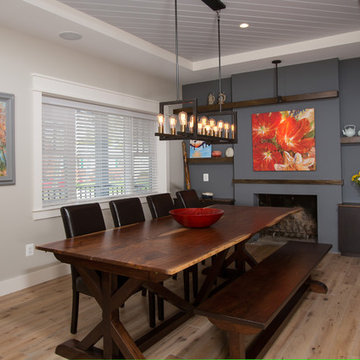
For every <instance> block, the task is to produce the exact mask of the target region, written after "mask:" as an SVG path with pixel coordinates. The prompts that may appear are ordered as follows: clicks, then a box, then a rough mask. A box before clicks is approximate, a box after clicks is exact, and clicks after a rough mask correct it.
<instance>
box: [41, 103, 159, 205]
mask: <svg viewBox="0 0 360 360" xmlns="http://www.w3.org/2000/svg"><path fill="white" fill-rule="evenodd" d="M155 131H156V122H155V120H154V117H153V116H151V115H147V114H142V113H136V112H132V111H127V110H121V109H117V108H109V107H105V106H99V105H93V104H87V103H81V102H75V101H71V100H65V99H58V98H52V97H47V96H43V113H42V157H43V158H42V203H43V207H48V206H56V205H62V204H66V203H77V202H81V201H89V200H94V199H100V198H107V197H122V196H142V195H146V194H149V193H154V192H157V191H158V189H157V185H158V181H157V163H156V161H157V156H156V143H155V137H154V132H155Z"/></svg>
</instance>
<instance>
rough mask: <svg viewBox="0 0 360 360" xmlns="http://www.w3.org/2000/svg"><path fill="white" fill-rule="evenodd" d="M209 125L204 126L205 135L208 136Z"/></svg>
mask: <svg viewBox="0 0 360 360" xmlns="http://www.w3.org/2000/svg"><path fill="white" fill-rule="evenodd" d="M210 129H211V128H210V125H209V124H207V125H206V126H205V131H206V135H210Z"/></svg>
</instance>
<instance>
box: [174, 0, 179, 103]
mask: <svg viewBox="0 0 360 360" xmlns="http://www.w3.org/2000/svg"><path fill="white" fill-rule="evenodd" d="M178 41H179V40H178V14H177V0H175V52H176V99H177V100H180V84H179V83H180V81H179V45H178Z"/></svg>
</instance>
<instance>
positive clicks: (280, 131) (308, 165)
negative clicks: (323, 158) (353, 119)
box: [252, 109, 316, 171]
mask: <svg viewBox="0 0 360 360" xmlns="http://www.w3.org/2000/svg"><path fill="white" fill-rule="evenodd" d="M252 143H253V169H254V171H314V170H316V160H315V115H314V109H304V110H291V111H277V112H269V113H262V114H253V115H252Z"/></svg>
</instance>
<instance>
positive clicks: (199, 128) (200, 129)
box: [197, 122, 203, 135]
mask: <svg viewBox="0 0 360 360" xmlns="http://www.w3.org/2000/svg"><path fill="white" fill-rule="evenodd" d="M202 130H203V125H202V123H201V122H199V123H198V124H197V132H198V134H199V135H202Z"/></svg>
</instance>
